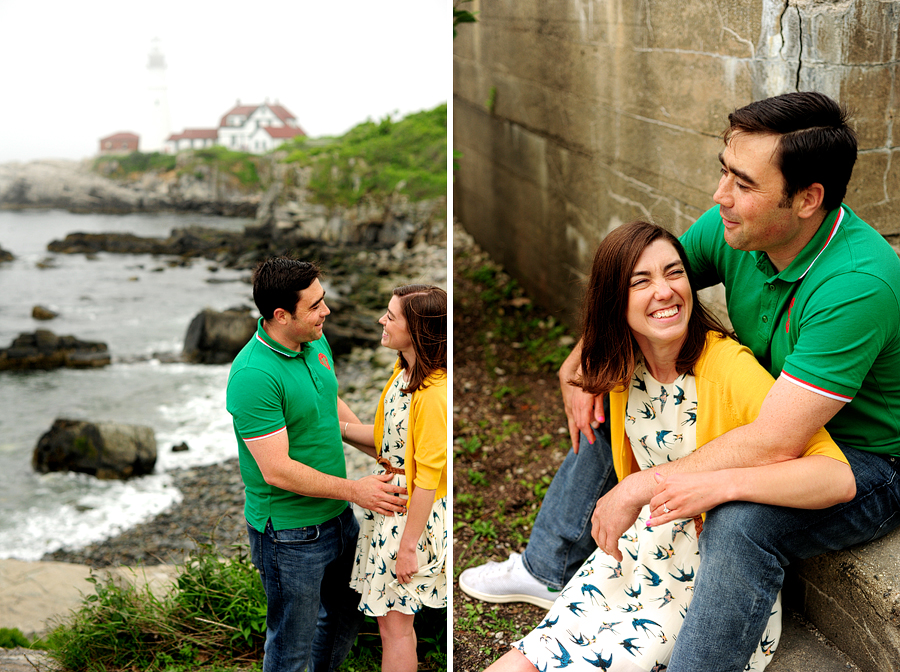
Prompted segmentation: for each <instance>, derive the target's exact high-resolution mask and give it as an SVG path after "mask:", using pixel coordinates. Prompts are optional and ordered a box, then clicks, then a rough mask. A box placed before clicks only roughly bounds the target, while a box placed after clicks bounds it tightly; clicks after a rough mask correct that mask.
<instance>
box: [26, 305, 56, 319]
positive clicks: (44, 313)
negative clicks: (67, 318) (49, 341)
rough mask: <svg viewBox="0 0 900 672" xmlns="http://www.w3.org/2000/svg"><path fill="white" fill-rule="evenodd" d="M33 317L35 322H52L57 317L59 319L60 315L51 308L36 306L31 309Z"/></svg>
mask: <svg viewBox="0 0 900 672" xmlns="http://www.w3.org/2000/svg"><path fill="white" fill-rule="evenodd" d="M31 317H32V319H35V320H42V321H44V320H52V319H54V318H55V317H59V313H57V312H55V311H52V310H50V309H49V308H45V307H44V306H35V307H34V308H32V309H31Z"/></svg>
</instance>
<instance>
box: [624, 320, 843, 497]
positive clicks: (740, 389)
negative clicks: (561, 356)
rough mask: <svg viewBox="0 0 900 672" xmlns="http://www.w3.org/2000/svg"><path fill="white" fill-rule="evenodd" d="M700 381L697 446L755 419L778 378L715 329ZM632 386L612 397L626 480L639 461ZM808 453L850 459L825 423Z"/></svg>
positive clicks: (699, 365)
mask: <svg viewBox="0 0 900 672" xmlns="http://www.w3.org/2000/svg"><path fill="white" fill-rule="evenodd" d="M694 374H695V378H696V381H697V408H698V409H699V410H698V411H697V448H699V447H700V446H702V445H704V444H706V443H708V442H709V441H712V440H713V439H714V438H716V437H718V436H721V435H722V434H724V433H725V432H727V431H729V430H731V429H734V428H735V427H740V426H741V425H746V424H748V423H750V422H753V421H754V420H755V419H756V418H757V416H758V415H759V409H760V408H761V406H762V402H763V399H765V397H766V394H768V392H769V388H771V387H772V385H773V384H774V383H775V381H774V380H773V379H772V376H771V375H769V372H768V371H766V370H765V369H764V368H763V367H762V366H761V365H760V364H759V362H757V361H756V357H754V356H753V353H752V352H750V349H749V348H745V347H744V346H742V345H741V344H739V343H738V342H737V341H734V340H732V339H730V338H722V337H721V336H719V335H718V334H716V333H710V334H709V336H707V339H706V348H705V349H704V351H703V354H702V355H701V356H700V359H699V360H698V361H697V365H696V366H695V367H694ZM627 402H628V391H627V390H621V389H619V390H613V392H611V393H610V397H609V410H610V418H609V419H610V433H611V437H610V438H611V440H612V453H613V465H614V467H615V470H616V476H618V478H619V480H620V481H621V480H622V479H623V478H625V477H626V476H628V475H629V474H631V473H632V472H633V471H634V470H635V469H634V467H635V466H636V465H635V464H634V463H633V460H632V450H631V445H630V443H629V442H628V441H627V440H626V437H625V405H626V403H627ZM803 454H804V456H805V455H827V456H828V457H833V458H834V459H836V460H839V461H841V462H844V463H846V464H849V463H848V462H847V458H846V457H844V454H843V453H842V452H841V449H840V448H838V446H837V444H836V443H835V442H834V441H832V440H831V436H830V435H829V434H828V432H827V431H825V430H824V429H819V430H818V431H817V432H816V433H815V434H813V436H812V438H811V439H810V440H809V443H807V444H806V452H804V453H803Z"/></svg>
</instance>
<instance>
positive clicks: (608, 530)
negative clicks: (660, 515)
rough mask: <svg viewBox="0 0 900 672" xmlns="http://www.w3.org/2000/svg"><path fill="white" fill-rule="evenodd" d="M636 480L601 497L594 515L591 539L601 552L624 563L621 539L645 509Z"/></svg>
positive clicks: (625, 481)
mask: <svg viewBox="0 0 900 672" xmlns="http://www.w3.org/2000/svg"><path fill="white" fill-rule="evenodd" d="M633 485H634V480H633V479H631V480H630V477H629V478H626V479H625V480H624V481H622V482H621V483H619V484H618V485H617V486H616V487H614V488H613V489H612V490H610V491H609V492H608V493H606V494H605V495H604V496H603V497H601V498H600V499H599V500H598V502H597V506H595V507H594V515H592V516H591V536H592V537H593V538H594V541H596V542H597V546H599V547H600V550H601V551H603V552H604V553H606V554H607V555H611V556H612V557H614V558H615V559H616V560H618V561H619V562H622V553H621V551H619V539H620V538H621V537H622V535H623V534H625V532H626V531H627V530H628V529H629V528H630V527H631V526H632V525H634V521H636V520H637V518H638V516H639V515H640V513H641V509H642V508H643V506H644V505H643V503H642V502H641V500H640V497H639V492H640V491H639V490H637V489H635V488H634V487H633Z"/></svg>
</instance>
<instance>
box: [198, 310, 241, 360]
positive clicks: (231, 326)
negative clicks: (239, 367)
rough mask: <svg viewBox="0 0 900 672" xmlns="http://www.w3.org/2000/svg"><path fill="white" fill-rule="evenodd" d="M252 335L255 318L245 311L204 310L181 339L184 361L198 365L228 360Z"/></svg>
mask: <svg viewBox="0 0 900 672" xmlns="http://www.w3.org/2000/svg"><path fill="white" fill-rule="evenodd" d="M254 333H256V319H254V318H253V316H251V315H250V309H249V308H232V309H229V310H225V311H216V310H212V309H209V308H207V309H206V310H204V311H203V312H202V313H200V314H199V315H197V316H196V317H195V318H194V319H193V320H192V321H191V324H190V326H189V327H188V330H187V335H186V336H185V337H184V350H183V355H184V358H185V359H187V360H188V361H191V362H199V363H201V364H225V363H227V362H230V361H232V360H233V359H234V358H235V356H236V355H237V354H238V353H239V352H240V351H241V348H243V347H244V346H245V345H246V344H247V341H249V340H250V338H251V337H252V336H253V334H254Z"/></svg>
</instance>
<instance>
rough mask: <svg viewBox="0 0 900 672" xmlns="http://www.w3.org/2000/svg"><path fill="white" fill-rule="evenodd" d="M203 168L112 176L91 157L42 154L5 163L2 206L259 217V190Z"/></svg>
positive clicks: (1, 177)
mask: <svg viewBox="0 0 900 672" xmlns="http://www.w3.org/2000/svg"><path fill="white" fill-rule="evenodd" d="M208 172H209V171H207V173H204V172H202V171H199V170H198V171H193V172H189V173H179V172H178V171H169V172H166V173H153V172H148V173H144V174H143V175H141V176H140V177H139V179H137V180H123V181H121V182H118V181H114V180H111V179H109V178H107V177H104V176H102V175H98V174H97V173H94V172H93V171H92V170H91V161H89V160H85V161H80V162H79V161H65V160H42V161H32V162H29V163H8V164H2V165H0V209H6V210H21V209H27V208H61V209H64V210H69V211H70V212H110V213H119V212H159V211H176V212H202V213H208V214H217V215H225V216H235V217H254V216H255V215H256V208H257V205H258V203H259V199H260V194H259V193H257V192H248V191H245V190H240V189H234V188H229V186H228V183H229V176H226V175H222V176H220V175H211V174H208Z"/></svg>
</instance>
